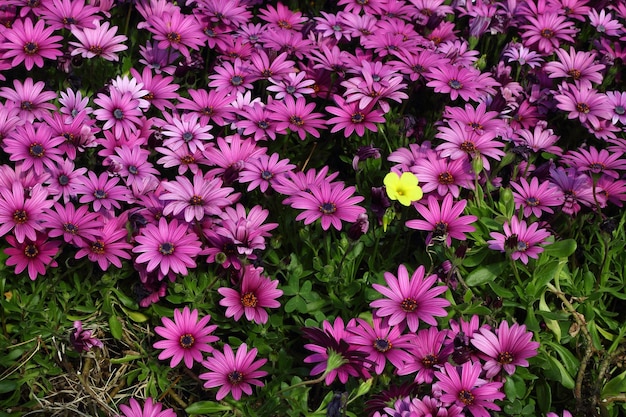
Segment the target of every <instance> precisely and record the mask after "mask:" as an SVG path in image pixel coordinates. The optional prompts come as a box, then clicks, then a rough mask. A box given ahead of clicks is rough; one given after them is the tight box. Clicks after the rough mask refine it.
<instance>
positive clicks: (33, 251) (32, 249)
mask: <svg viewBox="0 0 626 417" xmlns="http://www.w3.org/2000/svg"><path fill="white" fill-rule="evenodd" d="M38 254H39V249H37V246H36V245H35V244H31V245H26V246H24V255H25V256H26V257H27V258H35V257H37V255H38Z"/></svg>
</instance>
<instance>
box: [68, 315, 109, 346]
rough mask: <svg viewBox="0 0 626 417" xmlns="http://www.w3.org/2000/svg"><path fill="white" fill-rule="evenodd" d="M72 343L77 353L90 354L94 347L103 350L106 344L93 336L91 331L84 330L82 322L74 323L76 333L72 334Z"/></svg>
mask: <svg viewBox="0 0 626 417" xmlns="http://www.w3.org/2000/svg"><path fill="white" fill-rule="evenodd" d="M70 343H71V344H72V346H73V347H74V350H76V351H77V352H89V351H90V350H91V349H93V348H94V347H98V348H101V349H102V348H103V347H104V343H102V341H101V340H100V339H98V338H97V337H95V336H94V335H93V332H92V331H91V330H85V329H83V323H82V322H81V321H80V320H76V321H75V322H74V331H73V332H72V333H71V334H70Z"/></svg>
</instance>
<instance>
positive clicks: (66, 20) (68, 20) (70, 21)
mask: <svg viewBox="0 0 626 417" xmlns="http://www.w3.org/2000/svg"><path fill="white" fill-rule="evenodd" d="M63 24H64V25H74V24H76V19H74V18H73V17H71V16H69V17H64V18H63Z"/></svg>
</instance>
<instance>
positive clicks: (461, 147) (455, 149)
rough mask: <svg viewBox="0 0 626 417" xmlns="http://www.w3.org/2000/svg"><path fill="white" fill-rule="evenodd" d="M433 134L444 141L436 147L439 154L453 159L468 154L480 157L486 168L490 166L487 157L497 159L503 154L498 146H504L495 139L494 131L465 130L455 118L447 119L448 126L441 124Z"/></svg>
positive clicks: (471, 156)
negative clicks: (479, 132) (481, 132)
mask: <svg viewBox="0 0 626 417" xmlns="http://www.w3.org/2000/svg"><path fill="white" fill-rule="evenodd" d="M435 136H436V137H437V138H439V139H442V140H443V141H444V143H442V144H440V145H439V146H437V148H436V149H437V150H438V151H439V152H440V155H441V156H443V157H447V156H449V157H450V159H453V160H454V159H461V158H467V157H468V156H469V157H470V158H471V159H474V158H481V160H482V163H483V167H484V168H485V169H486V170H489V169H490V167H491V165H490V164H489V159H487V157H490V158H493V159H495V160H497V161H499V160H500V158H501V157H502V156H504V152H503V151H502V149H500V148H504V146H505V145H504V143H502V142H499V141H497V140H495V137H496V133H495V132H491V131H490V132H483V134H478V133H477V132H476V131H474V130H470V131H467V129H465V126H464V125H463V124H461V123H460V122H458V121H456V120H451V121H449V122H448V126H441V127H440V128H439V132H438V133H437V134H436V135H435Z"/></svg>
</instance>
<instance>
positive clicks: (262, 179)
mask: <svg viewBox="0 0 626 417" xmlns="http://www.w3.org/2000/svg"><path fill="white" fill-rule="evenodd" d="M279 157H280V155H278V154H277V153H274V154H272V155H271V156H269V155H266V154H264V155H259V157H258V158H255V159H251V160H250V161H249V162H248V163H247V164H246V166H245V167H244V169H243V170H242V171H241V172H240V173H239V182H242V183H246V182H249V183H250V184H249V185H248V189H247V191H252V190H254V189H255V188H257V187H258V188H259V189H260V190H261V191H262V192H266V191H267V189H268V188H269V187H270V185H271V184H272V183H273V182H274V181H275V177H276V176H278V175H282V174H283V173H285V172H289V171H292V170H294V169H295V168H296V166H295V165H294V164H290V163H289V159H281V160H279V159H278V158H279Z"/></svg>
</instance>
